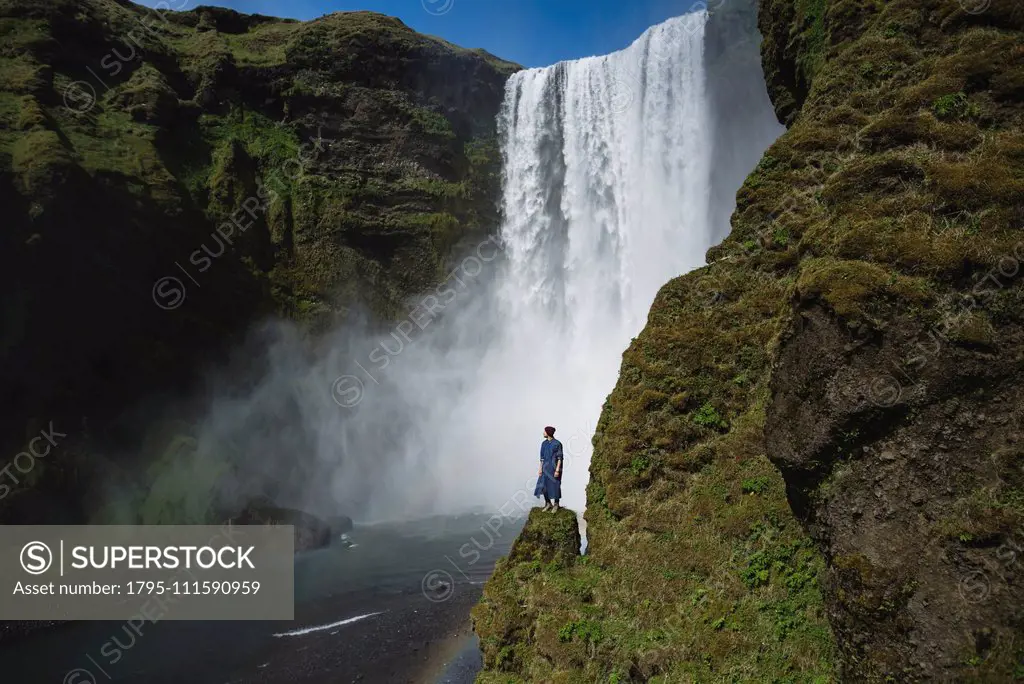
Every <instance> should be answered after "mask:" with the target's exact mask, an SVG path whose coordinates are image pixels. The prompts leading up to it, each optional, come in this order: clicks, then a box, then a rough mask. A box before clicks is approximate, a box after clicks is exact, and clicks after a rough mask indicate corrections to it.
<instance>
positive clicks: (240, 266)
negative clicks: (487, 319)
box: [0, 0, 518, 498]
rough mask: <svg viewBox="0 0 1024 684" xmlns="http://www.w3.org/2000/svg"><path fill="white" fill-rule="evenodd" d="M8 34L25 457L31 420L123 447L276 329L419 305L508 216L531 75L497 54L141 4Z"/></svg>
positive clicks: (11, 420) (1, 151)
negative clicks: (289, 322) (505, 143)
mask: <svg viewBox="0 0 1024 684" xmlns="http://www.w3.org/2000/svg"><path fill="white" fill-rule="evenodd" d="M0 35H2V36H3V47H2V48H0V199H2V202H3V206H4V209H5V214H6V221H7V222H6V224H5V230H4V231H3V235H2V236H0V259H2V266H3V269H2V270H3V273H4V277H5V279H6V280H5V283H6V287H5V288H4V289H5V292H6V293H7V294H6V295H5V297H4V300H3V319H4V324H3V332H2V348H3V350H4V355H5V359H6V361H5V370H4V372H5V378H4V383H3V384H4V392H5V396H6V397H7V398H8V401H7V402H5V405H7V406H11V407H14V410H12V411H10V412H5V415H4V418H3V421H2V425H3V434H4V435H5V441H4V453H15V452H16V451H17V447H18V446H20V435H21V434H22V433H23V432H25V425H26V423H28V422H31V421H32V420H47V419H53V420H55V421H56V422H57V423H58V424H60V425H63V426H66V427H68V428H69V429H71V428H72V427H73V428H74V430H73V434H74V438H73V439H82V438H84V437H86V436H91V437H97V438H99V437H101V433H102V438H103V439H104V440H105V441H108V442H109V441H111V440H112V439H113V440H117V439H121V438H124V437H125V435H126V434H127V433H128V432H131V431H132V430H133V429H137V428H138V427H139V426H138V425H131V424H130V423H131V422H132V420H131V419H130V418H128V417H126V416H125V413H124V409H125V407H132V406H134V405H136V404H138V403H139V402H140V401H141V399H142V398H143V397H146V396H147V395H149V394H150V393H152V392H153V391H154V388H158V390H157V391H161V392H168V393H175V392H179V391H180V392H183V391H184V390H185V389H186V388H187V387H188V386H189V383H190V382H191V381H192V379H193V378H194V377H195V376H196V375H197V371H199V370H201V368H202V367H203V366H204V365H207V364H210V363H211V362H212V361H213V359H215V358H217V357H218V355H220V354H222V353H223V350H225V349H227V348H229V347H230V346H231V345H232V344H233V343H234V342H235V341H237V338H238V337H239V336H240V335H241V334H243V333H244V331H245V330H246V329H247V328H248V327H249V325H250V324H251V323H252V322H253V321H254V320H256V319H258V318H260V317H262V316H266V315H269V314H277V315H281V316H285V317H288V318H294V319H299V320H302V321H304V322H306V323H308V325H309V327H310V329H312V330H319V329H322V328H324V327H327V326H329V325H330V326H334V325H337V324H339V323H341V322H342V321H343V320H345V317H346V316H347V315H348V312H349V311H350V310H352V309H356V308H359V309H368V310H369V311H370V312H371V314H372V316H376V317H377V318H379V319H387V318H388V317H393V316H396V315H397V314H398V313H404V312H405V301H406V299H407V298H408V297H410V296H411V295H413V294H415V293H417V292H420V291H423V290H424V289H426V288H428V287H430V286H433V285H435V284H436V283H437V282H438V281H439V280H440V279H441V278H442V277H443V275H444V274H445V273H447V269H446V263H447V261H448V259H449V257H450V256H451V254H452V252H453V250H454V249H455V248H456V246H457V245H458V244H459V243H460V241H469V240H480V239H483V236H484V235H486V234H488V233H490V232H492V231H493V230H494V229H495V228H496V226H497V220H498V217H497V198H498V194H499V191H500V187H499V176H500V173H499V172H500V160H499V158H498V157H499V155H498V151H497V142H496V130H495V116H496V113H497V111H498V108H499V106H500V104H501V101H502V99H503V94H504V82H505V80H506V79H507V77H508V75H509V74H510V73H512V72H513V71H515V70H516V69H517V68H518V67H517V66H515V65H512V64H509V63H507V62H503V61H501V60H499V59H497V58H495V57H493V56H491V55H488V54H487V53H485V52H483V51H479V50H466V49H463V48H459V47H456V46H454V45H451V44H449V43H446V42H444V41H441V40H438V39H435V38H430V37H428V36H423V35H420V34H417V33H416V32H414V31H412V30H411V29H409V28H408V27H406V26H405V25H404V24H402V23H401V22H400V21H399V20H397V19H393V18H390V17H384V16H381V15H378V14H373V13H369V12H340V13H335V14H331V15H327V16H325V17H321V18H320V19H317V20H314V21H310V22H296V21H290V20H278V19H272V18H269V17H263V16H258V15H243V14H239V13H237V12H234V11H232V10H227V9H220V8H213V7H199V8H197V9H195V10H192V11H188V12H182V13H175V12H158V11H155V10H150V9H147V8H144V7H141V6H139V5H136V4H134V3H132V2H129V1H128V0H85V1H81V0H42V1H40V2H36V1H35V0H32V1H28V0H0ZM170 278H175V279H177V284H178V285H180V286H181V287H180V288H178V290H173V289H172V290H171V291H170V292H171V293H172V294H173V293H174V292H176V291H177V292H180V294H181V296H182V297H184V300H183V301H182V300H181V299H180V298H174V299H172V300H171V301H169V302H168V301H162V300H161V297H162V296H163V293H165V292H166V290H165V289H163V288H165V287H167V286H168V280H169V279H170ZM170 284H172V285H173V284H174V281H170ZM165 308H166V309H170V310H164V309H165ZM115 420H120V423H119V424H118V423H115ZM25 434H30V433H25ZM12 437H13V439H12ZM161 450H162V447H158V448H157V451H156V452H155V453H160V452H161ZM49 465H51V466H54V467H53V468H51V472H50V475H53V476H57V474H58V473H56V471H57V470H60V469H64V470H66V471H67V472H65V473H64V474H63V475H62V476H61V477H62V478H64V480H65V481H66V482H65V484H68V483H70V482H71V481H72V480H73V479H74V478H76V477H78V475H77V474H74V473H75V472H76V471H75V467H76V466H75V465H74V464H71V463H68V462H65V461H60V460H59V461H58V462H57V463H54V464H49ZM61 486H64V485H61ZM67 494H68V496H69V497H71V498H73V496H74V492H67Z"/></svg>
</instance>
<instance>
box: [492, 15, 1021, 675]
mask: <svg viewBox="0 0 1024 684" xmlns="http://www.w3.org/2000/svg"><path fill="white" fill-rule="evenodd" d="M979 4H984V5H985V6H984V7H983V8H982V10H983V11H974V9H975V8H973V7H970V6H969V5H970V3H958V2H956V1H955V0H891V1H888V2H884V3H883V2H875V1H874V0H806V1H804V0H801V1H799V2H791V1H790V0H761V7H760V15H759V17H760V18H759V23H760V28H761V32H762V34H763V36H764V44H763V47H762V55H763V58H764V69H765V74H766V79H767V82H768V87H769V92H770V94H771V96H772V100H773V102H774V104H775V106H776V110H777V112H778V114H779V118H780V120H782V121H784V122H785V123H786V124H787V125H788V126H789V131H788V132H787V133H786V134H785V135H783V136H782V137H781V138H780V139H779V140H778V141H777V142H776V143H775V144H774V145H772V147H771V148H770V149H769V150H768V151H767V153H766V154H765V156H764V158H763V160H762V162H761V163H760V164H759V165H758V167H757V168H756V169H755V170H754V172H753V173H752V174H751V175H750V177H749V178H748V179H747V181H746V182H745V183H744V185H743V187H742V188H741V189H740V191H739V193H738V195H737V200H738V203H737V209H736V211H735V213H734V214H733V218H732V232H731V234H730V235H729V237H728V238H727V239H726V240H725V241H724V242H723V243H722V244H721V245H719V246H717V247H714V248H712V249H711V250H710V251H709V253H708V260H709V265H708V266H706V267H704V268H702V269H699V270H697V271H694V272H692V273H689V274H687V275H684V276H682V277H680V278H678V279H676V280H673V281H671V282H670V283H668V284H667V285H665V287H664V288H663V289H662V290H661V292H660V293H659V295H658V297H657V300H656V301H655V303H654V305H653V307H652V309H651V312H650V316H649V319H648V324H647V327H646V328H645V329H644V331H643V332H642V333H641V334H640V335H639V336H638V337H637V339H636V340H635V341H634V342H633V344H632V345H631V346H630V348H629V349H628V350H627V351H626V353H625V354H624V356H623V364H622V370H621V374H620V377H619V381H618V384H617V385H616V387H615V390H614V391H613V392H612V394H611V395H610V396H609V398H608V400H607V402H606V404H605V406H604V410H603V413H602V418H601V421H600V424H599V425H598V428H597V432H596V434H595V437H594V455H593V460H592V463H591V482H590V485H589V489H588V501H587V511H586V518H587V536H588V540H589V546H588V550H587V554H586V555H585V556H583V557H582V558H581V559H580V560H578V561H577V562H576V563H575V564H574V565H572V566H570V567H568V568H558V569H552V570H548V569H545V568H543V567H538V568H536V570H535V571H530V572H528V571H527V569H526V568H525V567H524V566H521V565H513V564H507V565H503V566H501V567H499V569H498V571H497V572H496V573H495V576H494V578H492V580H491V582H490V584H489V586H488V588H487V596H488V599H487V601H485V603H483V604H482V606H483V607H484V608H485V609H488V610H490V612H489V613H488V614H487V615H488V621H487V622H486V623H484V624H485V625H486V627H485V630H484V631H481V632H480V633H481V635H482V637H483V636H484V635H486V637H487V638H488V639H490V640H491V641H489V642H488V643H487V644H486V645H485V653H488V654H489V656H488V658H487V659H486V660H485V666H486V671H485V673H484V674H483V675H481V679H480V680H481V681H486V682H520V681H558V682H595V681H603V682H628V681H636V682H639V681H659V682H675V681H723V682H725V681H730V682H732V681H767V682H812V681H834V680H837V679H842V680H848V681H873V682H874V681H877V682H886V681H938V680H941V681H947V680H948V681H1010V680H1012V679H1013V678H1014V677H1020V676H1021V674H1022V671H1021V668H1020V663H1021V662H1022V659H1024V650H1022V644H1024V633H1022V631H1021V625H1022V624H1024V617H1022V612H1021V611H1022V606H1024V595H1022V594H1021V584H1020V582H1018V581H1016V580H1015V579H1014V577H1013V575H1014V573H1015V572H1016V571H1017V569H1019V563H1020V560H1019V554H1020V541H1019V540H1020V534H1021V530H1022V529H1024V526H1022V523H1024V508H1022V502H1024V498H1022V496H1021V489H1020V488H1021V483H1022V482H1024V460H1022V459H1021V457H1020V449H1019V443H1018V442H1019V434H1020V423H1021V419H1022V415H1024V404H1022V402H1021V399H1020V393H1019V392H1018V391H1017V387H1018V386H1019V384H1020V382H1021V380H1022V379H1024V376H1022V370H1024V369H1022V368H1021V366H1020V364H1021V360H1020V359H1021V348H1020V339H1021V331H1022V329H1024V328H1022V323H1024V320H1022V318H1021V314H1020V311H1021V309H1020V303H1021V302H1022V301H1024V286H1022V285H1021V278H1020V277H1019V275H1020V270H1021V268H1020V267H1021V263H1020V261H1021V259H1022V258H1024V247H1022V243H1021V242H1020V240H1021V237H1020V236H1021V234H1022V233H1021V229H1022V228H1024V164H1022V159H1024V151H1022V146H1024V137H1022V136H1024V90H1022V88H1021V84H1022V83H1024V80H1022V77H1024V76H1022V75H1024V7H1022V6H1021V5H1020V3H1016V2H1013V1H1012V0H1002V1H1000V0H993V2H991V3H979ZM968 10H971V11H968ZM780 471H781V475H782V476H781V477H780ZM480 620H481V618H479V617H478V630H480V629H481V628H480V626H479V624H480ZM509 626H513V627H509ZM494 654H498V655H497V656H495V655H494ZM502 654H504V655H502Z"/></svg>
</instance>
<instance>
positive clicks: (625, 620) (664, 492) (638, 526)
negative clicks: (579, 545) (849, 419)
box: [475, 262, 835, 682]
mask: <svg viewBox="0 0 1024 684" xmlns="http://www.w3.org/2000/svg"><path fill="white" fill-rule="evenodd" d="M787 287H788V285H787V284H786V283H785V282H782V283H779V282H776V281H774V280H772V279H769V278H765V277H754V278H750V277H749V274H747V277H746V278H740V277H739V271H736V270H734V268H733V267H732V266H730V265H729V264H728V262H726V263H725V264H719V265H716V266H714V267H712V268H710V269H705V270H703V271H700V272H696V273H693V274H690V275H687V276H684V277H682V278H678V279H676V280H674V281H672V282H671V283H669V284H668V285H666V286H665V288H663V290H662V292H661V293H660V294H659V296H658V299H657V301H656V302H655V305H654V307H653V308H652V311H651V315H650V318H649V321H648V325H647V328H645V330H644V331H643V332H642V333H641V334H640V336H639V337H638V338H637V339H636V340H635V341H634V343H633V345H632V346H631V347H630V349H629V350H628V351H627V352H626V354H625V356H624V360H623V361H624V362H623V369H622V374H621V375H620V379H619V384H618V386H617V387H616V389H615V391H614V392H613V393H612V395H611V396H610V397H609V399H608V402H607V403H606V404H605V409H604V412H603V413H602V418H601V423H600V424H599V426H598V433H597V435H596V437H595V454H594V458H593V461H592V464H591V483H590V486H589V489H588V493H587V494H588V508H587V514H586V515H587V522H588V531H587V533H588V539H589V541H590V546H589V548H588V554H587V555H586V556H584V557H583V558H581V559H579V560H578V561H577V562H575V563H573V564H571V565H569V566H560V567H557V568H548V567H545V566H544V565H543V564H536V563H532V564H531V563H526V562H514V561H511V560H510V561H509V562H507V563H504V564H503V565H501V566H499V568H498V569H497V570H496V572H495V574H494V576H493V578H492V580H491V581H490V582H489V584H488V586H487V587H486V589H485V599H484V602H483V603H482V604H481V607H480V608H479V609H478V610H477V612H476V613H475V629H476V631H477V633H478V634H479V635H480V637H481V643H482V647H483V651H484V662H485V673H484V674H483V675H482V676H481V678H480V680H479V681H481V682H533V681H547V682H640V681H650V682H677V681H707V682H712V681H722V682H734V681H765V682H829V681H834V680H835V671H834V665H833V658H834V653H833V648H834V647H833V637H832V634H831V631H830V629H829V626H828V623H827V621H826V619H825V616H824V613H823V602H822V597H821V593H820V588H819V583H820V581H821V576H822V572H823V564H822V561H821V558H820V556H819V554H818V552H817V550H816V549H815V548H814V546H813V544H812V542H811V540H810V539H809V538H808V537H807V535H806V534H805V533H804V531H803V529H802V528H801V526H800V525H799V523H798V522H797V521H796V520H795V519H794V518H793V515H792V512H791V511H790V509H789V505H788V503H787V500H786V494H785V487H784V483H783V481H782V478H781V477H780V476H779V474H778V471H777V470H776V469H775V468H774V467H773V466H772V465H771V464H770V463H769V461H768V459H767V458H766V457H765V454H764V446H763V438H762V433H761V430H762V426H763V421H764V416H763V405H764V401H765V396H764V395H765V388H764V385H763V380H761V378H763V377H764V376H763V373H764V369H765V364H766V360H767V347H768V345H769V344H770V343H771V340H772V336H773V334H774V331H775V329H776V328H775V325H774V324H773V322H772V316H773V315H774V314H775V313H776V309H775V307H776V306H777V305H776V304H773V302H779V301H782V300H783V297H782V295H783V294H784V292H785V291H786V288H787ZM680 320H688V321H689V324H688V325H687V326H680V325H679V321H680ZM726 321H730V322H731V323H730V324H727V323H726ZM707 330H719V331H725V330H729V332H728V333H727V334H724V335H722V334H720V335H714V336H709V335H707Z"/></svg>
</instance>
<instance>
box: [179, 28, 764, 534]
mask: <svg viewBox="0 0 1024 684" xmlns="http://www.w3.org/2000/svg"><path fill="white" fill-rule="evenodd" d="M713 22H714V20H713V19H712V20H709V19H708V16H707V14H706V13H705V12H700V13H692V14H687V15H684V16H682V17H678V18H675V19H671V20H669V21H667V22H665V23H663V24H660V25H658V26H655V27H652V28H651V29H649V30H648V31H647V32H646V33H644V34H643V35H642V36H641V37H640V38H639V39H638V40H637V41H636V42H635V43H633V44H632V45H631V46H629V47H628V48H626V49H625V50H622V51H620V52H616V53H614V54H610V55H607V56H603V57H590V58H586V59H581V60H577V61H573V62H565V63H561V64H557V65H554V66H552V67H548V68H543V69H529V70H526V71H522V72H519V73H517V74H515V75H514V76H512V78H511V79H510V80H509V81H508V84H507V86H506V95H505V102H504V105H503V108H502V111H501V114H500V116H499V121H498V128H499V133H500V137H501V146H502V156H503V163H504V184H503V197H502V209H503V216H504V222H503V225H502V226H501V228H500V240H496V241H495V242H497V243H500V244H501V247H502V253H500V254H499V255H498V257H494V255H495V254H497V250H495V248H494V245H493V244H488V245H487V246H486V247H484V248H483V249H477V250H475V252H473V253H472V254H471V256H470V257H467V260H466V261H464V262H462V263H463V265H464V267H463V268H462V269H461V271H460V272H459V276H458V277H456V278H455V279H454V280H452V279H449V280H448V281H446V284H445V285H444V286H442V287H443V288H444V292H445V294H443V295H442V294H441V293H442V289H441V288H439V289H438V290H437V291H436V292H434V293H428V294H427V295H425V296H424V298H422V299H421V301H420V302H419V304H422V302H426V301H428V298H430V297H434V298H435V299H433V300H432V301H433V302H436V301H437V300H438V299H440V300H441V301H443V302H444V309H443V312H442V313H441V314H440V315H439V316H437V317H436V318H434V319H432V320H430V321H429V324H430V327H427V328H426V329H425V330H423V331H420V330H419V329H418V328H415V327H414V326H413V325H412V324H411V323H409V322H408V321H403V322H401V323H399V324H396V326H395V328H394V329H393V330H391V331H389V332H385V333H383V334H369V333H366V332H360V329H359V328H357V327H354V326H353V325H352V324H351V323H346V324H345V325H342V326H339V328H338V329H337V330H336V331H334V332H333V333H332V334H330V335H328V336H326V338H323V339H322V340H321V341H320V342H319V349H318V350H317V351H316V352H315V353H310V351H309V349H308V348H307V347H304V345H303V343H302V341H301V336H300V334H299V333H298V332H297V331H296V330H295V329H294V328H292V327H291V326H287V325H277V326H272V327H271V328H270V329H268V331H265V333H266V335H267V337H269V341H268V342H267V343H266V345H265V347H266V349H267V353H266V357H267V358H266V364H265V366H266V368H267V370H266V374H265V377H263V378H262V379H261V380H259V381H258V383H256V384H255V386H251V387H249V388H248V389H247V390H246V391H245V393H244V396H239V395H238V394H237V393H236V394H234V395H231V394H227V393H224V392H220V393H219V396H218V398H216V399H215V400H214V401H213V404H212V406H211V409H210V411H209V413H208V416H207V419H206V421H205V423H204V425H203V426H202V427H201V430H200V436H199V442H200V445H201V446H200V452H204V453H201V454H200V456H201V457H202V458H201V459H200V460H204V461H208V460H210V459H213V458H215V457H216V455H217V454H216V451H217V450H224V449H234V450H235V452H236V453H240V454H244V458H245V465H246V467H247V470H248V472H250V473H252V472H253V471H255V474H256V475H257V477H251V476H250V477H243V476H242V471H241V470H240V469H239V470H236V473H238V475H237V476H236V477H237V480H238V481H237V482H234V483H232V486H233V487H234V488H235V489H236V491H237V492H239V493H240V494H251V493H252V492H253V491H254V490H255V491H258V490H260V489H263V490H264V491H268V492H269V493H270V494H271V495H272V496H273V497H274V498H275V499H276V500H277V501H279V503H281V504H282V505H293V506H296V507H299V508H303V509H305V510H310V511H312V512H314V513H321V514H331V513H332V512H341V513H347V514H349V515H352V516H353V517H355V518H357V519H358V520H363V521H372V520H384V519H411V518H416V517H422V516H427V515H432V514H450V513H458V512H460V511H463V510H467V509H473V508H480V507H482V508H483V509H485V510H489V511H495V510H500V511H502V512H503V513H504V514H505V515H509V514H510V513H511V512H513V511H514V510H515V508H514V507H515V506H519V507H521V506H523V505H529V504H531V503H532V502H533V499H532V494H533V483H534V482H535V481H536V476H537V467H538V451H539V446H540V442H541V438H542V429H543V427H544V426H545V425H554V426H555V427H556V428H557V429H558V432H557V437H558V438H559V439H560V440H561V441H562V443H563V445H564V447H565V453H566V457H567V461H566V465H565V472H564V477H563V504H564V505H566V506H570V507H572V508H575V509H577V510H582V509H583V508H584V507H585V503H586V501H585V494H584V492H585V487H586V484H587V480H588V478H589V472H588V467H589V462H590V456H591V439H592V437H593V435H594V431H595V428H596V426H597V422H598V418H599V417H600V413H601V409H602V405H603V403H604V400H605V398H606V397H607V396H608V394H609V393H610V392H611V390H612V389H613V388H614V386H615V382H616V377H617V374H618V371H619V366H620V364H621V355H622V352H623V351H624V350H625V349H626V347H627V346H628V345H629V343H630V339H631V338H632V337H634V336H635V335H637V334H638V333H639V332H640V330H641V329H642V328H643V325H644V323H645V319H646V315H647V311H648V310H649V308H650V306H651V303H652V301H653V300H654V297H655V295H656V293H657V291H658V289H659V288H660V287H661V286H662V285H663V284H664V283H665V282H667V281H668V280H670V279H671V278H673V277H675V276H677V275H679V274H681V273H684V272H686V271H688V270H690V269H693V268H695V267H698V266H700V265H702V264H703V262H704V254H705V251H706V250H707V248H708V247H709V246H711V244H713V243H714V242H716V241H717V240H719V239H721V238H722V237H723V236H724V234H725V232H726V231H727V229H728V223H727V218H728V215H729V213H730V212H731V210H732V206H733V197H734V194H735V190H736V188H737V187H738V186H739V184H740V182H741V180H742V178H743V177H744V176H745V175H746V173H748V172H749V170H750V169H751V168H753V166H754V164H755V163H756V160H757V159H758V158H759V156H760V154H761V152H762V151H763V150H764V148H765V147H766V146H767V145H768V143H770V142H771V140H773V139H774V137H775V136H777V135H778V132H779V130H780V128H779V126H778V124H777V123H776V122H775V120H774V116H773V115H772V112H771V106H770V103H769V102H768V99H767V96H766V94H765V88H764V81H763V78H762V77H761V75H760V69H759V65H758V64H757V59H758V58H757V45H756V41H754V42H750V41H749V40H748V41H747V42H745V43H742V42H741V43H739V44H735V43H733V42H731V41H732V39H731V38H730V36H731V35H732V33H734V32H731V25H728V24H725V25H724V26H719V27H718V28H716V25H715V24H714V23H713ZM706 32H707V35H705V33H706ZM749 33H750V31H749V30H748V31H747V35H749ZM709 45H710V46H712V47H710V48H709V47H708V46H709ZM706 51H710V52H709V54H713V55H714V56H715V59H717V60H718V62H716V63H715V64H706V63H705V57H706V55H705V52H706ZM712 72H713V73H714V74H715V75H714V76H712V75H711V74H712ZM723 74H724V75H723ZM471 252H472V250H471ZM475 254H480V255H482V256H483V255H486V256H487V258H486V259H478V258H476V256H475ZM492 257H494V258H492ZM455 281H457V284H456V282H455ZM449 291H450V292H451V296H448V292H449ZM417 304H418V303H417V302H411V305H412V306H415V305H417ZM419 308H420V313H419V318H420V319H422V318H423V311H424V309H425V308H427V307H426V306H425V305H424V306H420V307H419ZM403 326H404V327H403ZM410 330H411V331H413V335H412V336H410V335H409V334H408V333H409V331H410ZM335 378H337V380H335ZM332 381H334V382H335V384H334V385H333V386H332V385H331V383H332ZM332 391H333V399H334V401H332V400H331V398H332ZM203 445H207V446H203ZM297 451H301V453H302V458H295V459H290V458H289V457H290V455H292V454H294V453H295V452H297ZM309 452H313V454H314V455H315V459H311V458H309V457H308V456H307V454H308V453H309ZM208 457H209V458H208ZM311 464H312V465H311ZM190 479H194V478H190ZM222 484H223V483H222Z"/></svg>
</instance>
